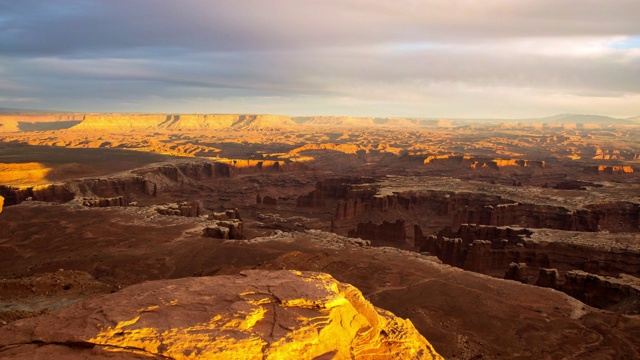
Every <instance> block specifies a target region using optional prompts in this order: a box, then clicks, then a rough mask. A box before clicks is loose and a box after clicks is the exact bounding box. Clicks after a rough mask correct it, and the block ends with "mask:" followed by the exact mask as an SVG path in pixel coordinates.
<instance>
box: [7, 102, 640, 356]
mask: <svg viewBox="0 0 640 360" xmlns="http://www.w3.org/2000/svg"><path fill="white" fill-rule="evenodd" d="M565 120H567V121H568V120H570V119H569V118H566V119H565ZM540 121H541V122H540V123H537V122H536V121H527V122H505V121H502V122H477V121H469V122H464V121H462V120H446V119H441V120H438V121H435V120H433V119H399V118H389V119H381V118H364V119H360V118H350V117H291V116H279V115H278V116H275V115H221V114H211V115H207V114H80V113H64V114H63V113H59V114H54V113H51V114H28V113H25V114H2V115H0V123H2V126H0V169H1V170H2V172H1V173H0V209H1V211H2V213H1V214H0V321H1V322H0V333H3V334H7V336H6V337H5V336H4V335H3V336H2V337H1V338H2V343H0V357H3V356H7V357H9V356H15V357H19V356H27V355H25V354H30V353H32V352H34V351H36V352H38V351H39V352H40V353H41V354H45V355H43V356H46V354H71V353H73V354H75V356H83V355H82V354H84V353H86V352H87V351H89V352H92V354H94V355H95V354H98V355H100V354H102V355H104V356H108V355H110V354H109V353H108V351H109V350H105V349H109V348H111V347H116V348H117V347H120V346H121V344H120V343H118V341H129V342H130V343H132V344H133V343H135V344H137V345H136V346H135V347H136V348H140V349H145V350H144V351H149V352H150V353H153V354H155V355H157V354H162V356H173V355H171V354H173V352H174V351H182V349H178V348H177V347H175V345H171V344H176V343H178V342H181V341H182V342H186V341H187V340H188V339H182V340H180V339H178V338H177V337H176V338H166V339H163V340H162V344H163V345H162V346H160V347H155V348H153V349H152V350H149V349H151V348H150V347H149V346H151V345H149V344H151V341H150V340H149V339H148V338H147V339H141V338H135V336H137V335H135V334H137V333H140V332H136V331H134V330H135V329H138V330H139V329H144V330H145V331H146V333H148V334H156V333H162V332H166V333H171V334H178V335H179V333H180V331H176V329H177V328H175V327H163V326H165V325H166V324H162V323H161V322H154V321H155V320H153V321H152V318H153V319H155V316H159V315H153V314H162V316H163V317H166V318H171V317H175V316H178V317H180V316H183V315H180V313H176V312H175V309H174V307H172V306H171V305H170V304H169V303H162V302H160V303H158V302H157V301H156V302H154V300H153V299H152V297H149V298H146V300H145V299H143V298H140V299H136V300H135V301H138V302H135V301H134V299H130V298H131V296H128V295H127V294H133V293H136V292H138V293H145V294H152V293H153V294H156V293H155V292H158V293H157V294H160V292H162V291H165V290H161V289H165V287H167V286H171V287H174V288H180V289H182V290H184V291H183V292H179V293H176V294H185V296H186V294H188V292H190V291H194V290H193V289H195V288H194V286H196V287H198V289H200V290H197V291H201V292H202V293H203V296H209V297H216V296H222V295H219V294H215V293H214V292H211V291H214V290H206V291H204V290H202V287H203V286H205V284H209V285H211V284H219V285H216V286H215V287H221V288H225V287H227V286H229V288H228V289H227V290H228V291H229V292H228V293H226V295H224V296H223V297H224V298H225V299H232V300H225V301H229V302H228V303H235V302H238V301H240V300H238V299H241V298H243V296H245V295H242V294H244V291H246V289H244V290H243V289H239V288H238V289H236V290H237V291H236V290H233V289H232V288H231V284H232V283H233V284H238V283H239V282H240V283H242V282H243V281H245V282H247V285H246V287H250V288H252V289H253V290H252V291H254V292H255V293H256V294H261V295H260V296H263V297H265V298H269V299H271V300H269V301H266V300H265V302H264V303H260V301H262V300H260V301H258V300H256V303H251V302H249V303H245V304H244V305H236V306H238V307H239V308H242V309H243V310H242V311H243V312H242V314H240V313H238V312H237V311H238V310H237V309H236V308H228V309H226V310H224V311H223V310H220V309H218V310H216V311H218V312H220V314H223V313H225V312H226V314H227V315H228V316H231V317H230V318H229V319H227V320H228V321H227V320H225V321H226V322H225V324H231V323H233V324H235V325H238V326H244V325H242V324H245V325H246V324H249V323H251V324H252V325H251V326H248V325H247V326H245V327H244V328H243V329H241V330H238V329H236V330H233V331H235V332H234V334H236V335H237V336H240V337H236V338H235V339H236V340H237V341H240V340H238V339H245V340H246V339H248V338H256V337H257V338H260V339H262V341H265V344H275V343H279V341H280V342H281V338H279V337H277V336H274V335H273V334H272V333H269V332H268V331H267V332H265V330H264V329H268V328H271V327H273V326H275V325H274V323H273V320H268V319H270V318H269V317H267V316H264V314H267V313H270V312H272V311H273V312H275V313H278V314H283V315H284V314H286V313H288V312H290V311H293V313H298V312H301V313H304V314H305V315H304V317H306V318H313V317H316V316H318V315H317V314H315V315H314V314H312V313H311V312H313V311H320V312H321V313H322V315H321V316H329V318H332V316H334V315H328V314H327V312H326V311H328V310H332V309H334V308H333V307H331V306H327V305H322V306H320V305H317V304H316V305H313V306H311V305H309V306H307V305H305V306H302V307H301V308H299V309H298V310H291V309H289V308H287V306H288V305H286V304H289V303H288V302H287V301H285V300H284V297H281V296H280V295H278V294H276V293H277V292H278V291H281V289H291V288H296V289H300V294H297V293H296V295H295V296H299V297H300V299H304V300H300V301H302V302H303V303H305V302H310V303H309V304H311V303H313V301H312V300H310V299H312V298H313V297H314V296H315V295H313V294H314V291H315V290H313V289H312V290H313V291H311V290H309V289H307V290H305V291H306V292H305V293H304V294H302V293H303V291H302V288H304V286H306V285H305V284H309V281H319V282H321V283H324V284H325V285H326V284H329V283H330V284H331V285H330V286H329V285H326V286H327V289H329V288H331V289H336V288H337V289H339V291H338V292H339V293H340V296H343V297H344V298H348V300H349V302H350V303H351V304H352V305H353V307H354V308H356V310H357V311H358V312H360V314H362V315H361V316H363V317H364V318H366V319H367V322H368V324H369V325H366V326H365V325H363V326H364V327H367V326H368V327H367V329H369V327H370V328H371V329H374V330H370V329H369V330H366V331H365V330H364V328H360V330H357V329H355V328H354V329H342V330H340V329H339V330H336V329H338V328H339V327H338V328H334V327H332V326H334V325H335V324H340V323H344V321H340V320H339V318H335V321H334V322H329V323H327V325H326V326H327V328H330V329H332V330H328V331H327V334H334V331H343V330H344V331H346V332H347V333H350V334H360V335H361V334H368V335H366V337H367V342H368V344H369V345H366V346H372V348H373V347H375V348H378V349H385V350H384V352H385V353H392V352H398V353H401V352H402V351H408V352H407V354H409V353H411V354H418V353H420V354H422V355H421V356H423V358H438V356H440V355H441V356H443V357H444V358H452V359H474V358H476V359H477V358H514V357H518V358H522V359H539V358H640V342H638V336H637V335H638V334H640V333H639V332H638V331H640V260H639V259H640V172H639V171H638V169H640V157H639V156H638V154H640V144H638V142H637V139H638V138H640V125H635V124H631V123H625V124H609V123H602V124H595V123H594V124H590V123H570V122H566V123H553V122H548V121H546V120H540ZM545 121H546V122H545ZM285 270H286V271H285ZM295 271H298V272H300V271H301V272H303V273H302V274H304V275H295V274H297V273H296V272H295ZM306 272H313V275H310V274H312V273H306ZM299 276H303V277H310V278H308V279H307V280H301V278H299ZM294 278H295V279H294ZM311 279H315V280H311ZM225 281H226V282H230V283H229V284H230V285H223V284H224V282H225ZM268 281H273V282H275V284H276V285H274V284H271V285H266V284H267V282H268ZM289 281H291V282H292V283H291V284H295V285H287V286H286V287H283V285H282V284H283V283H284V282H287V283H288V282H289ZM263 282H264V283H263ZM347 284H350V285H347ZM325 285H318V286H320V287H322V286H325ZM351 285H353V286H351ZM260 286H264V287H265V288H264V289H262V290H257V289H258V288H259V287H260ZM189 289H191V290H189ZM182 290H181V291H182ZM216 291H218V290H216ZM220 291H221V290H220ZM225 291H226V290H225ZM291 291H293V290H291ZM331 291H333V290H331ZM205 293H206V294H205ZM294 293H295V292H294ZM347 293H348V294H350V295H346V294H347ZM360 293H361V295H358V294H360ZM157 294H156V295H153V296H156V297H157V296H160V295H157ZM269 294H271V295H269ZM163 296H164V295H163ZM176 296H177V295H176ZM180 296H182V295H180ZM287 296H288V295H287ZM323 296H324V295H323ZM332 296H333V295H332ZM164 297H166V299H165V300H166V302H169V301H171V300H172V299H169V295H167V296H164ZM164 297H163V298H164ZM233 299H235V300H233ZM181 301H182V300H181ZM184 301H187V299H186V298H185V300H184ZM188 301H191V300H188ZM242 301H245V300H242ZM296 301H297V300H296ZM341 301H342V300H341ZM369 302H370V304H369ZM115 304H121V305H119V309H121V310H118V311H117V312H115V313H108V311H111V310H109V309H116V305H115ZM192 304H195V305H194V306H196V307H201V306H203V305H202V304H199V303H196V302H194V303H192ZM263 304H264V305H263ZM291 304H292V305H294V307H295V306H297V305H295V304H293V303H291ZM296 304H297V303H296ZM314 304H315V303H314ZM354 304H355V305H354ZM371 304H372V305H371ZM102 306H105V307H104V308H102V310H100V309H101V307H102ZM154 306H159V308H158V309H157V310H156V309H155V308H154V310H150V311H151V312H150V314H147V313H146V312H141V313H136V311H137V309H142V308H145V307H154ZM207 306H209V305H207ZM211 306H217V305H215V304H211ZM220 306H222V305H220ZM277 306H281V307H282V308H280V310H277V309H276V308H277ZM80 308H83V309H85V310H86V312H82V313H79V312H78V309H80ZM259 308H260V309H263V310H264V309H267V310H264V311H263V310H260V311H259V312H262V315H261V316H257V315H256V316H257V317H251V316H253V315H251V314H254V315H255V314H258V312H256V311H258V310H256V309H259ZM329 308H330V309H329ZM185 309H188V308H185ZM322 309H324V310H322ZM382 309H385V310H382ZM185 311H196V310H185ZM221 311H222V312H221ZM233 311H236V313H233ZM265 311H266V313H265ZM309 311H311V312H309ZM332 311H333V310H332ZM336 311H337V312H340V313H341V314H342V312H343V310H340V308H336ZM345 311H346V310H345ZM348 311H349V312H345V313H344V315H345V316H348V317H353V316H355V315H353V314H352V313H351V312H350V311H352V309H350V310H348ZM389 311H390V312H391V313H393V314H394V315H393V314H391V313H389ZM91 312H93V313H98V312H103V313H105V312H106V313H105V314H108V315H105V318H104V319H103V320H104V321H103V322H102V323H101V325H100V327H101V328H104V329H105V332H103V333H100V334H98V333H91V334H88V333H86V334H85V333H83V331H84V330H82V329H78V328H73V327H69V331H67V332H64V333H61V334H53V333H51V332H47V331H45V330H44V329H46V328H47V327H50V326H51V325H47V324H51V323H52V322H60V323H69V324H76V323H78V322H82V321H86V320H83V319H89V318H91V315H90V313H91ZM125 312H126V314H125ZM234 314H235V315H234ZM138 315H140V316H141V318H140V319H142V320H140V319H138V320H136V321H135V322H130V321H131V320H132V319H136V317H137V316H138ZM227 315H221V316H222V317H225V316H227ZM240 315H242V316H240ZM249 315H251V316H249ZM146 316H151V317H150V318H149V319H147V320H145V318H144V317H146ZM198 316H200V315H198ZM359 316H360V315H358V318H360V317H359ZM83 317H84V318H83ZM231 318H233V319H236V318H237V319H236V320H237V321H235V320H234V321H232V320H230V319H231ZM225 319H226V318H225ZM251 319H258V320H256V321H255V322H254V321H253V320H251ZM284 319H285V318H282V321H286V322H287V324H288V325H283V326H284V328H288V329H289V330H288V331H291V334H299V333H302V332H305V331H306V330H304V331H303V330H299V331H298V330H295V327H294V325H295V326H302V325H301V324H300V323H298V324H297V325H296V324H293V323H292V322H291V321H289V320H284ZM376 319H377V320H376ZM403 319H408V321H407V320H403ZM201 320H202V321H201V322H197V321H195V320H194V321H195V322H193V323H189V324H184V326H183V325H180V326H179V328H181V329H195V328H198V329H200V328H201V327H202V326H201V325H202V324H201V323H208V322H210V320H211V319H210V318H209V319H205V318H204V317H203V318H202V319H201ZM101 321H102V320H101ZM128 321H129V322H128ZM220 321H221V322H220V324H222V323H223V321H222V320H220ZM363 324H364V323H363ZM222 325H224V324H222ZM235 325H234V326H235ZM307 325H308V324H307ZM307 325H304V326H307ZM224 326H226V325H224ZM385 326H391V327H392V328H385ZM276 327H277V326H276ZM280 328H281V329H282V328H283V327H282V326H280ZM38 329H40V330H38ZM108 329H110V330H108ZM300 329H302V328H300ZM207 331H209V333H207V334H209V335H207V336H209V338H210V339H212V338H218V337H220V334H221V333H220V332H219V331H231V330H229V329H228V328H225V329H223V330H220V329H215V328H213V327H210V328H207ZM251 331H257V333H252V334H253V335H248V334H249V333H250V332H251ZM318 331H320V330H318ZM322 331H324V330H322ZM322 331H320V334H322ZM118 332H124V333H125V334H127V336H131V338H128V337H127V336H125V338H122V337H120V335H118V336H116V335H117V334H116V333H118ZM186 332H187V333H188V331H186ZM267 333H268V334H267ZM26 334H31V335H28V336H27V335H26ZM33 334H36V335H33ZM215 334H218V335H215ZM238 334H240V335H238ZM256 334H258V335H256ZM340 334H342V333H340ZM385 334H386V335H385ZM392 334H393V335H392ZM236 335H234V336H236ZM360 335H358V336H360ZM369 335H371V336H369ZM374 335H375V336H374ZM396 335H397V336H400V338H394V336H396ZM149 336H151V335H149ZM176 336H177V335H176ZM278 336H280V335H278ZM282 336H285V335H282ZM291 336H293V335H291ZM327 336H333V337H336V338H340V339H342V338H344V339H345V340H344V341H347V342H350V343H351V344H355V343H358V341H360V340H358V339H357V338H353V339H352V338H350V337H348V336H346V335H340V336H337V335H335V336H334V335H327ZM26 337H29V338H28V339H27V338H26ZM296 339H297V340H295V341H294V342H296V341H297V342H298V343H300V344H302V343H304V342H305V341H310V340H308V339H305V338H304V337H300V338H296ZM393 339H410V340H406V341H405V340H402V341H400V340H398V341H397V342H394V341H395V340H393ZM425 339H426V340H425ZM236 340H234V341H236ZM242 341H244V340H242ZM194 342H195V343H197V344H199V345H197V346H200V347H199V348H198V350H193V351H203V352H202V354H204V353H205V352H204V351H205V350H203V349H204V346H205V345H206V344H205V343H203V342H201V341H199V340H198V341H196V340H194ZM17 343H20V344H21V345H20V346H19V347H17V348H14V347H13V345H11V344H17ZM119 344H120V345H119ZM215 344H216V343H210V344H208V345H206V346H209V345H211V346H214V345H215ZM265 344H263V345H264V347H263V346H261V347H260V349H263V350H260V351H267V352H266V353H265V352H262V353H260V352H257V353H256V354H259V356H276V355H268V354H267V353H269V354H271V353H273V354H276V353H277V351H276V350H277V349H282V350H283V351H284V349H286V347H283V346H278V347H270V346H271V345H265ZM345 344H346V343H345ZM358 344H359V345H358V346H356V348H357V349H362V350H361V351H362V352H361V353H359V354H360V355H361V356H362V357H366V356H367V355H366V354H367V351H369V350H366V346H365V345H363V344H364V343H358ZM407 344H414V345H415V346H409V347H408V345H407ZM215 346H220V347H224V346H230V345H229V343H227V344H226V345H215ZM246 346H248V347H250V346H249V345H248V343H247V345H246ZM336 346H337V347H335V348H326V349H316V350H313V351H319V352H317V353H313V355H311V353H306V354H307V355H301V356H320V355H323V354H324V355H326V357H327V358H331V356H333V357H335V358H341V357H343V356H344V357H348V356H355V355H353V353H349V351H352V350H348V348H349V346H346V345H344V344H336ZM352 348H353V346H352ZM91 349H93V350H91ZM229 349H230V348H229ZM256 349H257V347H256ZM264 349H267V350H264ZM229 351H231V350H229ZM256 351H258V350H256ZM278 351H279V350H278ZM287 351H289V350H287ZM291 351H293V350H291ZM358 351H360V350H358ZM412 351H413V353H412ZM20 354H22V355H20ZM229 354H231V352H230V353H229ZM291 354H293V353H291ZM343 354H351V355H343ZM438 354H439V355H438ZM102 355H101V356H102ZM174 355H175V354H174ZM61 356H62V355H61ZM256 356H258V355H256ZM296 356H297V355H296ZM408 356H409V355H408ZM410 356H414V355H410Z"/></svg>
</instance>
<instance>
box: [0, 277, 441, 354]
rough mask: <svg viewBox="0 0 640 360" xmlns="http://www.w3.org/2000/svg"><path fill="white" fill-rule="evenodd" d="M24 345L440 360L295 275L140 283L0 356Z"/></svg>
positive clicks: (347, 291)
mask: <svg viewBox="0 0 640 360" xmlns="http://www.w3.org/2000/svg"><path fill="white" fill-rule="evenodd" d="M33 342H37V343H39V344H40V347H39V348H38V351H39V352H40V353H41V354H46V352H45V351H46V348H47V347H51V348H52V349H54V348H55V351H60V349H59V347H60V346H65V344H69V345H68V346H69V352H70V353H71V351H75V352H76V356H79V355H80V354H78V353H77V352H78V350H77V344H83V347H84V348H85V349H86V351H87V353H90V354H91V355H92V356H103V357H109V356H113V353H114V352H115V353H126V354H131V355H133V354H137V355H147V356H161V357H167V358H172V359H314V358H318V357H322V358H327V359H354V358H355V359H442V357H440V356H439V355H438V354H437V353H436V352H435V350H434V349H433V347H432V346H431V345H430V344H429V343H428V342H427V341H426V340H425V339H424V337H422V336H421V335H420V334H419V333H418V331H417V330H416V329H415V328H414V326H413V324H412V323H411V322H410V321H409V320H404V319H400V318H397V317H395V316H394V315H393V314H392V313H390V312H388V311H385V310H382V309H378V308H375V307H374V306H373V305H371V304H370V303H369V302H368V301H367V300H365V299H364V297H363V296H362V294H361V293H360V291H359V290H358V289H356V288H355V287H353V286H351V285H348V284H342V283H340V282H338V281H336V280H335V279H334V278H332V277H331V276H330V275H327V274H323V273H316V272H298V271H266V270H252V271H245V272H242V273H241V274H240V275H229V276H216V277H201V278H185V279H178V280H162V281H154V282H146V283H143V284H138V285H134V286H131V287H128V288H125V289H124V290H122V291H120V292H118V293H115V294H110V295H105V296H102V297H99V298H94V299H90V300H86V301H84V302H83V303H79V304H75V305H72V306H70V307H68V308H66V309H64V310H61V311H57V312H53V313H50V314H46V315H41V316H39V317H36V318H31V319H25V320H21V321H17V322H14V323H11V324H9V325H7V326H5V327H3V328H0V348H8V347H10V346H14V345H15V347H13V348H12V349H11V352H12V353H14V354H19V353H20V347H21V346H22V345H20V344H27V343H33ZM74 345H75V346H74ZM74 347H75V348H74ZM25 349H26V348H25Z"/></svg>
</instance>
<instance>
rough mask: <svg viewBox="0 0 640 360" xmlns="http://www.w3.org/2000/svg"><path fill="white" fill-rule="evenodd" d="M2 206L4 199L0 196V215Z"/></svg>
mask: <svg viewBox="0 0 640 360" xmlns="http://www.w3.org/2000/svg"><path fill="white" fill-rule="evenodd" d="M3 205H4V198H3V197H2V196H0V213H1V212H2V206H3Z"/></svg>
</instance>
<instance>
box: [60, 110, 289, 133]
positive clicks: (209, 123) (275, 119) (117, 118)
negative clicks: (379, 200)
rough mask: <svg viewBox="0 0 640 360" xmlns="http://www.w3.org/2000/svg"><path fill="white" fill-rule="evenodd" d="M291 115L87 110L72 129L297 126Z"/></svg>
mask: <svg viewBox="0 0 640 360" xmlns="http://www.w3.org/2000/svg"><path fill="white" fill-rule="evenodd" d="M297 125H298V124H296V123H295V122H294V121H293V120H291V118H289V117H288V116H278V115H226V114H169V115H166V114H88V115H85V117H84V120H83V121H82V122H81V123H80V124H78V125H76V126H74V127H73V128H72V130H82V131H87V130H100V131H111V132H119V131H131V130H169V131H201V130H222V129H225V130H254V131H265V130H276V129H282V128H287V127H291V126H297Z"/></svg>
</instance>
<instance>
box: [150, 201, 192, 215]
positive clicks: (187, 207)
mask: <svg viewBox="0 0 640 360" xmlns="http://www.w3.org/2000/svg"><path fill="white" fill-rule="evenodd" d="M155 210H156V212H157V213H158V214H160V215H175V216H186V217H198V216H199V215H200V203H199V202H197V201H192V202H187V201H184V202H181V203H179V204H176V203H173V204H166V205H160V206H157V207H156V208H155Z"/></svg>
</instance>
